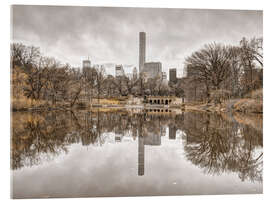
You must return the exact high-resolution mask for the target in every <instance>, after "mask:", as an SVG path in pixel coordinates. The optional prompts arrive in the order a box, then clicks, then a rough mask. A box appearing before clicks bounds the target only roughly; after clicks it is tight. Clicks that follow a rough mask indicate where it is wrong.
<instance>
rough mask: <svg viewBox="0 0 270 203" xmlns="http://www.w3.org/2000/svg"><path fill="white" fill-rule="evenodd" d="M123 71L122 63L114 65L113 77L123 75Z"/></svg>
mask: <svg viewBox="0 0 270 203" xmlns="http://www.w3.org/2000/svg"><path fill="white" fill-rule="evenodd" d="M124 75H125V72H124V68H123V66H122V65H116V66H115V77H120V76H124Z"/></svg>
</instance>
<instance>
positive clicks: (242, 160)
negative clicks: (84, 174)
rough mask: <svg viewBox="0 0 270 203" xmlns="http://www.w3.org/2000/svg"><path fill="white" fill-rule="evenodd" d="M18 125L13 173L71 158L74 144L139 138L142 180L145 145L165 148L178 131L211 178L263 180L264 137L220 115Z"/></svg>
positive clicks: (73, 118) (56, 118)
mask: <svg viewBox="0 0 270 203" xmlns="http://www.w3.org/2000/svg"><path fill="white" fill-rule="evenodd" d="M16 115H18V116H19V117H18V116H16ZM24 115H25V116H27V117H24ZM26 118H27V119H26ZM29 118H31V119H29ZM13 120H14V121H15V123H13V125H12V126H13V136H12V168H13V169H19V168H22V167H26V166H28V167H29V166H30V167H31V166H33V165H39V164H41V163H42V162H43V160H42V155H44V154H48V155H50V156H51V157H55V156H58V155H59V154H60V153H63V152H65V153H68V150H69V147H68V146H69V145H71V144H74V143H80V144H81V145H82V146H88V145H94V146H104V145H105V144H106V143H116V142H115V141H116V140H115V139H117V138H118V135H119V136H120V137H121V139H119V141H121V143H123V144H124V143H125V142H133V141H135V140H136V139H137V138H138V148H137V149H138V175H139V176H141V175H144V173H145V171H144V169H145V164H144V163H148V161H146V162H145V152H144V150H145V145H148V146H150V147H155V146H161V145H162V143H161V137H164V136H165V135H166V133H168V134H167V135H166V140H167V139H168V140H176V132H177V131H180V132H181V139H182V140H183V142H182V143H183V147H184V151H185V158H186V159H187V160H188V161H190V162H191V163H192V164H194V165H196V166H197V167H199V168H201V169H202V170H203V171H204V172H205V173H211V174H217V175H218V174H221V173H224V172H234V173H238V175H239V178H241V180H246V179H251V180H260V179H261V178H260V177H261V175H262V170H261V168H262V156H263V155H262V153H260V151H262V132H261V131H260V130H259V129H256V128H253V127H252V126H248V125H243V124H238V123H235V122H230V121H228V120H224V118H222V117H221V116H220V115H214V114H213V115H212V114H209V115H207V114H202V113H185V114H180V115H179V114H177V115H174V116H172V115H170V116H168V115H167V116H164V115H148V114H140V113H136V114H128V113H125V112H121V113H104V112H95V113H89V112H88V113H85V112H81V113H80V112H76V114H67V113H57V114H56V113H54V112H51V113H45V114H29V113H25V114H22V113H19V114H15V116H14V119H13ZM16 121H18V123H16ZM162 140H163V141H164V139H162ZM177 140H178V139H177ZM164 147H166V146H165V145H164ZM150 158H151V157H150Z"/></svg>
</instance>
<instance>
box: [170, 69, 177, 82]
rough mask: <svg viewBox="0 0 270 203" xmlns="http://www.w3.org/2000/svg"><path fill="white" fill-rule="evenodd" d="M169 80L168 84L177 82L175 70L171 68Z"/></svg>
mask: <svg viewBox="0 0 270 203" xmlns="http://www.w3.org/2000/svg"><path fill="white" fill-rule="evenodd" d="M169 76H170V78H169V80H170V82H173V83H176V82H177V78H176V68H171V69H170V72H169Z"/></svg>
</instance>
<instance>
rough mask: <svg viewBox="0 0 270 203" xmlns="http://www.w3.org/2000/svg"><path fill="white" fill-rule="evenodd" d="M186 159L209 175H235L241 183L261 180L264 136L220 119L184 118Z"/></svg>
mask: <svg viewBox="0 0 270 203" xmlns="http://www.w3.org/2000/svg"><path fill="white" fill-rule="evenodd" d="M184 124H185V125H184V128H183V131H184V132H185V137H184V140H185V147H184V149H185V152H186V157H187V159H188V160H190V161H191V162H192V163H193V164H195V165H197V166H199V167H200V168H203V169H204V171H205V172H206V173H209V174H221V173H223V172H236V173H238V175H239V178H240V179H241V180H243V181H244V180H246V179H250V180H252V181H255V180H262V153H259V155H256V154H257V153H258V151H260V150H262V133H261V132H259V131H257V130H255V129H253V128H251V127H249V126H245V125H239V124H237V123H232V122H231V123H229V122H227V121H225V120H223V119H222V117H221V116H219V115H209V114H208V115H207V114H191V113H188V114H187V115H185V121H184Z"/></svg>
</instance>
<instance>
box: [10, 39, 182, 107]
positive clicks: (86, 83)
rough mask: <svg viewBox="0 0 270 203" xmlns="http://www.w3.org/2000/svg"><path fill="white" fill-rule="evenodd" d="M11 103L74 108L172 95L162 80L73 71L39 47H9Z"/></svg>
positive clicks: (102, 71)
mask: <svg viewBox="0 0 270 203" xmlns="http://www.w3.org/2000/svg"><path fill="white" fill-rule="evenodd" d="M11 67H12V99H13V102H14V103H15V101H17V100H21V99H22V98H26V99H28V100H30V101H31V104H32V103H35V104H36V103H38V104H40V103H42V104H46V105H53V106H55V105H61V106H67V107H73V106H74V105H75V104H79V103H82V102H91V100H92V99H93V98H97V99H98V101H99V99H100V98H119V97H122V96H128V95H133V96H144V95H175V94H179V93H181V92H180V91H178V89H177V88H173V87H172V88H170V87H169V86H168V85H167V84H166V83H164V81H162V78H161V77H157V78H153V79H149V80H147V81H146V80H145V79H144V77H141V76H140V75H139V76H134V77H131V78H130V77H127V76H120V77H114V76H112V75H107V74H106V73H105V69H104V67H103V66H98V65H97V66H94V67H89V68H83V69H80V68H73V67H71V66H70V65H69V64H62V63H61V62H59V61H57V60H56V59H55V58H52V57H46V56H43V55H42V54H41V52H40V49H39V48H38V47H34V46H26V45H23V44H21V43H13V44H11Z"/></svg>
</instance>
